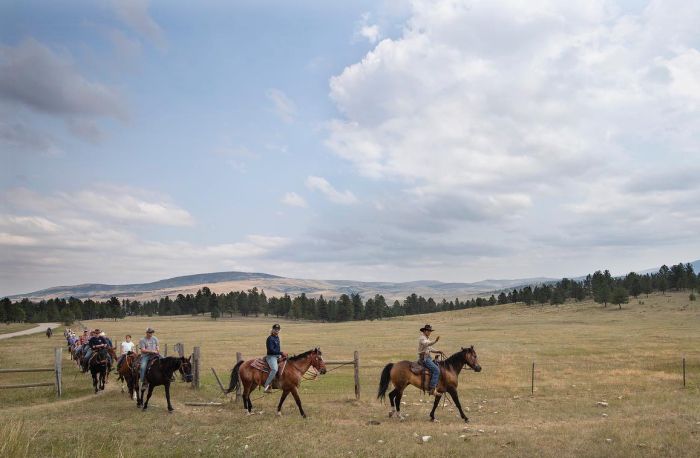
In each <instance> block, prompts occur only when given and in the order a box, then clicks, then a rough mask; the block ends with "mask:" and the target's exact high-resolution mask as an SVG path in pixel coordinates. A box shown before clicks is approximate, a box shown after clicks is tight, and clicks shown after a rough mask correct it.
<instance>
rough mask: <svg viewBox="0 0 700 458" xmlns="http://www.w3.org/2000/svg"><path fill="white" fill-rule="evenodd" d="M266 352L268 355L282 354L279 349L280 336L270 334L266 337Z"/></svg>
mask: <svg viewBox="0 0 700 458" xmlns="http://www.w3.org/2000/svg"><path fill="white" fill-rule="evenodd" d="M267 354H268V355H269V356H273V355H275V356H279V355H281V354H282V351H280V337H279V336H276V335H273V334H270V335H269V336H268V338H267Z"/></svg>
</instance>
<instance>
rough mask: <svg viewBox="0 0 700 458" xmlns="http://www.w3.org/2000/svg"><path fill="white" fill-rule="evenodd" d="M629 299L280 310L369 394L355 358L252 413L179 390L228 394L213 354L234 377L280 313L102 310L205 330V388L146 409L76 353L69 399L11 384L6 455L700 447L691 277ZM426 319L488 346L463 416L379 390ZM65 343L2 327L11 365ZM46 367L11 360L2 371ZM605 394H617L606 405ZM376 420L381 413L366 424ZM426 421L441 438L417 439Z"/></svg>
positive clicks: (1, 356) (684, 451) (411, 349)
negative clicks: (669, 290) (365, 313)
mask: <svg viewBox="0 0 700 458" xmlns="http://www.w3.org/2000/svg"><path fill="white" fill-rule="evenodd" d="M633 302H634V303H631V304H627V305H625V306H624V307H623V309H622V310H617V309H616V307H615V308H613V307H608V308H607V309H605V308H602V307H601V306H599V305H598V304H592V303H588V302H586V303H580V304H577V303H567V304H566V305H563V306H560V307H552V306H533V307H526V306H524V305H522V304H516V305H506V306H496V307H490V308H483V309H472V310H464V311H456V312H447V313H438V314H434V315H429V316H425V315H424V316H413V317H405V318H399V319H392V320H384V321H375V322H355V323H331V324H328V323H325V324H321V323H305V322H291V321H282V334H281V339H282V346H283V349H284V350H285V351H289V352H301V351H304V350H308V349H310V348H313V347H315V346H320V347H321V349H322V350H323V351H324V356H325V358H326V359H327V360H331V359H332V360H338V359H349V358H351V357H352V353H353V350H355V349H357V350H358V351H359V352H360V361H361V368H362V369H361V390H362V397H361V399H360V401H356V400H355V399H354V394H353V386H354V382H353V373H352V368H347V367H346V368H341V369H339V370H335V371H333V372H330V373H329V374H327V375H325V376H321V377H319V378H318V379H317V380H316V381H313V382H303V383H302V389H301V396H302V402H303V403H304V408H305V410H306V412H307V414H308V415H309V418H308V419H307V420H303V419H301V417H300V416H299V414H298V412H297V409H296V406H295V405H294V402H293V400H292V399H291V397H290V399H288V401H287V402H286V403H285V406H284V409H283V413H284V415H283V417H281V418H276V417H274V415H273V412H274V410H275V406H276V404H277V401H278V398H279V395H278V394H273V395H268V396H263V395H262V394H260V393H259V392H256V393H255V394H254V395H253V403H254V406H255V411H256V412H260V411H262V412H263V413H262V414H256V415H254V416H251V417H247V416H244V415H243V410H242V405H241V404H235V403H229V402H227V403H226V404H225V405H224V406H222V407H186V406H184V404H183V403H184V402H185V401H195V400H222V396H221V394H220V391H219V389H218V387H217V386H216V382H215V381H214V377H213V376H212V375H211V370H210V367H214V368H215V369H216V370H217V372H218V373H219V375H220V376H221V377H222V378H223V379H224V380H223V381H224V383H225V384H227V383H228V374H229V372H230V369H231V367H232V366H233V363H234V361H235V353H236V351H241V352H243V354H244V356H245V357H252V356H257V355H261V354H262V353H264V342H265V337H266V336H267V334H268V330H269V327H270V325H271V324H272V323H273V322H274V321H277V320H275V319H265V318H263V317H261V318H258V319H246V320H242V319H223V320H218V321H212V320H210V319H206V318H201V317H175V318H130V319H126V320H122V321H118V322H114V321H95V322H91V323H90V325H91V326H96V327H100V328H101V329H106V330H107V332H108V334H109V335H111V336H112V337H113V338H115V342H116V341H119V340H120V338H121V336H122V335H123V334H125V333H127V332H128V333H131V334H132V335H133V336H134V337H135V338H137V336H140V335H141V334H142V332H143V330H144V329H145V328H146V327H147V326H149V325H151V326H153V327H155V328H156V330H157V335H158V337H159V339H160V340H161V343H166V342H167V343H168V344H169V346H170V352H171V353H172V346H173V344H174V343H176V342H184V343H185V345H186V350H187V352H188V353H189V352H191V351H192V347H193V346H194V345H198V346H200V347H201V351H202V357H203V361H202V375H203V377H202V388H201V389H200V390H199V391H194V390H192V389H190V388H189V387H188V386H186V385H185V384H182V383H179V382H178V384H177V385H176V386H175V389H174V391H173V400H174V405H175V408H176V412H175V413H173V414H167V413H166V410H165V400H164V395H163V392H162V388H158V389H157V391H156V393H155V394H154V397H153V399H152V402H151V406H150V408H149V411H147V412H141V411H139V410H137V409H136V408H135V404H134V403H133V402H131V401H129V400H128V399H127V398H126V396H124V395H122V394H121V393H120V392H119V389H118V388H117V387H116V386H115V385H114V379H113V378H112V379H111V384H110V385H109V386H108V390H107V391H106V392H104V393H101V394H99V395H97V396H94V395H92V394H91V392H92V390H91V382H90V380H89V377H87V376H84V375H79V374H77V373H76V369H75V367H74V366H73V365H72V363H70V362H69V361H68V357H67V354H66V355H65V358H64V359H65V373H64V378H63V380H64V389H65V396H64V398H63V399H62V400H60V401H56V400H55V395H54V392H53V389H52V388H34V389H27V390H24V391H18V390H0V406H2V407H0V413H2V416H1V417H0V418H1V419H0V428H2V429H0V435H1V436H2V437H3V438H5V437H7V438H8V439H7V440H5V442H4V443H3V445H0V447H5V449H0V456H23V455H28V456H67V455H78V456H80V455H83V454H85V455H87V454H90V455H92V456H115V455H119V456H137V455H147V456H191V455H195V456H197V455H202V456H218V455H226V456H238V455H254V456H270V455H291V456H302V455H303V456H328V455H331V456H423V455H425V454H432V455H435V456H454V455H458V454H459V455H467V454H469V455H476V456H487V455H488V456H513V455H517V456H557V457H558V456H631V455H632V456H660V455H661V456H697V455H698V453H700V396H699V395H700V347H698V344H697V342H699V341H700V305H698V304H697V303H696V302H690V301H689V300H688V295H687V294H685V293H677V294H672V295H666V296H661V295H654V296H650V297H649V298H644V304H643V305H641V304H638V303H636V301H633ZM426 322H430V323H431V324H432V325H433V327H434V328H436V332H435V334H434V335H440V336H441V340H440V343H439V345H437V347H439V348H441V349H443V350H444V351H445V352H447V353H448V354H449V353H451V352H454V351H457V350H458V349H459V347H460V346H467V345H472V344H473V345H474V346H475V348H476V350H477V352H478V354H479V359H480V363H481V365H482V367H483V369H484V370H483V371H482V372H481V373H478V374H477V373H474V372H472V371H465V372H463V373H462V375H460V386H459V393H460V397H461V400H462V404H463V405H465V406H467V407H468V408H469V412H467V415H468V416H469V417H470V420H471V422H470V423H469V424H468V425H465V424H464V423H463V422H461V420H460V419H459V418H458V416H457V413H456V412H455V411H454V409H453V408H452V406H451V405H450V404H449V403H448V404H447V406H445V407H440V408H439V410H438V412H437V417H438V418H439V419H440V423H437V424H432V423H429V422H428V421H427V418H428V410H429V408H430V405H429V404H428V403H427V402H421V400H422V401H427V397H424V396H423V395H422V394H421V393H420V392H419V391H418V390H416V389H415V388H409V389H408V390H407V391H406V394H405V396H404V399H403V400H404V401H405V402H406V405H405V406H403V411H404V412H405V413H407V414H408V418H407V419H406V420H405V421H404V422H398V421H396V420H394V419H390V418H388V416H387V413H388V410H389V408H388V406H386V405H382V404H381V403H379V402H378V401H376V400H375V393H376V388H377V382H378V378H379V373H380V371H381V367H382V366H383V365H384V364H386V363H387V362H388V361H396V360H398V359H404V358H408V359H413V358H414V357H415V355H414V353H415V350H416V348H415V347H416V346H417V338H418V328H419V327H421V326H422V325H423V324H425V323H426ZM60 331H61V330H58V332H57V334H60ZM59 343H60V344H61V345H62V344H63V341H62V337H60V336H57V337H54V338H52V339H50V340H49V339H46V337H45V336H43V335H36V336H27V337H20V338H14V339H10V340H6V341H0V367H12V366H15V367H19V366H27V365H29V366H47V365H51V364H52V358H53V354H52V347H53V346H55V345H58V344H59ZM683 355H685V357H686V361H687V386H686V387H685V388H683V386H682V374H681V358H682V356H683ZM533 361H535V394H534V396H531V394H530V387H531V379H530V375H531V369H532V362H533ZM50 375H51V374H47V373H44V374H42V373H39V374H0V384H5V383H12V382H19V380H47V379H50ZM256 398H262V399H256ZM603 400H605V401H606V402H608V403H609V406H608V407H607V408H604V407H599V406H597V405H596V404H597V402H598V401H603ZM603 414H606V415H607V416H603ZM369 420H376V421H379V422H380V424H379V425H368V424H367V422H368V421H369ZM465 426H466V427H467V429H466V430H465V429H464V428H465ZM416 434H417V435H431V436H433V439H432V441H431V442H429V443H428V444H422V445H419V444H418V443H416V440H415V435H416ZM461 436H463V437H461ZM607 439H610V441H607ZM380 440H381V441H383V442H382V443H380V442H379V441H380ZM246 445H247V446H248V448H247V449H246V448H245V446H246Z"/></svg>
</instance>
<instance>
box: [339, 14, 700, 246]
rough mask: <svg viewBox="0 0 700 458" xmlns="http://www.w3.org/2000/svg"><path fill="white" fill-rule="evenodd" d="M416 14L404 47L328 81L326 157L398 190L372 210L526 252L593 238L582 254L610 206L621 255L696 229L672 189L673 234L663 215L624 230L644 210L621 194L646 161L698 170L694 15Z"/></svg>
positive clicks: (381, 46)
mask: <svg viewBox="0 0 700 458" xmlns="http://www.w3.org/2000/svg"><path fill="white" fill-rule="evenodd" d="M412 8H413V9H412V13H411V16H410V18H409V19H408V20H407V22H406V24H405V27H404V31H403V34H402V36H400V37H399V38H397V39H388V38H387V39H384V40H382V41H380V42H378V44H377V45H376V47H375V48H374V49H373V50H372V51H370V52H369V53H367V55H366V56H364V58H363V59H362V60H361V61H360V62H357V63H355V64H353V65H350V66H348V67H346V68H345V69H344V70H343V71H342V72H341V73H340V74H339V75H337V76H335V77H333V78H332V79H331V81H330V89H331V94H330V95H331V98H332V100H333V101H334V102H335V104H336V106H337V108H338V110H339V112H340V113H341V114H342V118H339V119H334V120H332V121H330V122H329V123H328V137H327V142H326V144H327V146H329V147H330V149H331V150H332V151H333V152H334V153H335V154H337V155H338V156H339V157H341V158H343V159H346V160H347V161H349V162H350V163H351V164H353V165H354V166H355V168H356V169H357V171H358V172H359V173H360V174H361V175H363V176H366V177H369V178H371V179H374V180H377V181H379V180H382V181H384V182H389V183H392V184H394V185H397V186H399V187H401V188H402V189H399V194H398V195H396V194H395V191H394V194H395V195H391V193H389V194H390V195H388V196H385V197H384V198H382V199H380V202H381V203H382V204H381V207H382V208H387V209H388V210H389V211H388V212H387V211H383V212H382V213H385V214H387V218H388V219H387V220H386V224H387V225H391V221H394V222H395V227H397V228H399V229H400V228H401V227H403V228H406V227H411V228H412V229H411V230H416V229H417V228H418V226H416V225H415V224H413V223H412V221H416V220H420V219H422V218H424V219H427V220H428V221H426V222H425V223H420V226H422V227H432V228H433V230H435V231H436V232H437V231H442V232H444V233H445V234H446V235H445V236H446V237H447V236H448V234H449V237H450V238H451V240H452V241H453V243H455V244H458V243H459V242H460V240H462V239H461V238H460V234H465V233H469V234H470V235H471V237H479V238H482V237H486V238H488V239H491V238H493V237H496V239H494V241H497V239H498V238H500V239H501V240H503V243H504V244H507V245H510V246H512V247H513V249H518V250H522V251H524V252H536V251H537V250H538V249H539V248H540V247H541V244H542V243H546V242H543V240H545V239H546V235H547V234H552V235H553V236H556V235H559V234H564V236H565V234H567V231H575V230H574V229H573V228H575V227H577V225H578V227H586V228H587V229H590V230H591V231H592V236H591V237H588V238H587V239H586V240H583V239H581V240H582V241H581V245H580V248H581V249H584V250H585V249H586V248H585V247H589V246H591V245H595V243H596V240H609V238H606V233H607V232H608V231H610V230H611V228H610V227H609V226H608V225H601V224H600V220H598V219H597V217H596V216H594V215H593V213H591V212H589V211H584V210H585V209H593V210H595V211H598V212H599V211H602V210H603V209H606V208H608V203H609V202H610V201H615V202H616V209H615V210H613V209H610V212H611V213H615V211H620V210H621V208H617V207H627V209H626V211H625V214H627V215H629V216H630V217H629V218H624V219H611V220H609V221H611V223H612V224H618V226H617V227H615V228H614V229H615V230H617V231H619V232H620V233H621V234H622V233H626V234H628V236H629V240H627V241H625V243H626V244H627V243H637V242H638V243H639V244H640V245H641V244H644V243H645V241H646V240H649V234H650V233H651V232H652V231H655V232H656V233H657V234H659V233H660V237H661V238H663V239H664V240H666V241H667V242H668V243H677V244H678V243H684V242H680V240H687V239H686V238H685V235H686V233H687V231H688V228H691V229H695V230H697V229H700V227H698V219H697V217H696V215H695V212H694V211H693V210H692V209H690V208H688V207H687V206H686V205H687V202H688V197H689V196H690V195H692V194H687V193H685V194H683V193H676V194H672V193H668V194H665V195H662V196H657V197H658V199H659V201H658V206H659V207H661V206H664V205H665V206H666V210H665V211H664V212H663V213H662V214H665V215H666V217H669V216H670V215H671V213H673V215H675V218H676V219H677V220H678V221H679V223H681V224H683V223H685V225H686V227H685V228H684V229H680V228H679V229H670V230H669V229H667V230H665V231H663V230H660V229H661V227H660V224H661V219H659V220H658V221H657V223H658V224H657V223H655V224H649V225H647V224H640V225H638V226H637V229H635V230H628V229H627V227H628V225H629V224H631V223H632V221H633V220H632V219H631V218H632V215H635V217H637V218H639V217H640V215H643V214H645V212H648V210H649V208H650V207H648V206H646V202H649V203H650V204H651V205H652V206H654V208H656V204H655V203H654V202H655V200H654V199H651V200H648V199H644V198H640V197H639V196H638V195H637V194H635V193H637V192H639V191H638V190H637V191H634V190H632V189H631V188H625V187H624V183H625V181H626V180H625V179H624V177H625V176H629V175H630V174H631V175H633V176H636V175H638V174H639V173H640V170H641V169H640V168H641V167H642V166H649V167H652V168H653V167H655V164H663V163H664V162H666V163H669V164H671V168H672V169H673V168H674V167H675V168H676V169H677V170H679V169H683V168H686V167H687V166H688V164H692V163H694V162H695V163H697V161H698V160H700V156H699V153H698V150H697V145H698V144H700V103H698V102H699V101H700V86H699V85H698V78H697V77H696V75H697V74H698V72H699V71H700V57H699V56H700V52H699V51H698V49H697V48H698V45H699V43H700V42H699V41H698V38H699V36H698V34H697V27H696V25H697V23H698V22H699V21H700V4H698V3H697V2H686V1H675V2H672V4H670V5H669V4H667V3H665V2H660V1H651V2H650V3H649V5H648V6H647V7H646V8H644V9H643V11H642V12H641V13H639V14H627V13H624V12H623V10H621V9H620V8H617V7H616V6H615V5H614V4H613V3H612V2H609V1H605V0H596V1H591V2H583V3H582V2H558V1H550V0H538V1H535V2H518V1H499V2H493V1H485V0H484V1H480V0H477V1H457V0H444V1H437V2H436V1H427V0H426V1H422V0H418V1H415V2H413V3H412ZM593 189H600V192H593V191H592V190H593ZM630 207H631V210H630ZM651 219H653V220H656V218H654V217H651ZM450 221H451V222H450ZM482 221H490V224H489V226H488V227H481V225H480V224H481V222H482ZM543 221H547V224H546V225H542V222H543ZM596 224H597V226H596ZM596 227H597V229H596ZM482 231H487V232H482ZM516 233H517V234H518V237H519V240H518V246H517V247H515V246H514V241H515V237H514V236H513V235H512V234H516ZM571 233H573V232H571ZM543 234H544V235H543ZM414 237H416V235H414ZM462 237H463V235H462ZM676 237H678V238H676ZM635 240H636V241H637V242H635Z"/></svg>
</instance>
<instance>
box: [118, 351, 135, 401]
mask: <svg viewBox="0 0 700 458" xmlns="http://www.w3.org/2000/svg"><path fill="white" fill-rule="evenodd" d="M136 358H138V355H137V354H136V353H134V352H132V351H130V352H129V353H127V354H126V355H124V360H123V361H122V363H121V364H117V374H119V378H117V382H122V386H121V388H122V393H123V392H124V382H126V386H127V388H128V390H129V397H130V398H131V399H133V400H136V390H137V389H138V385H137V383H136V382H135V379H134V374H133V370H134V363H135V362H136Z"/></svg>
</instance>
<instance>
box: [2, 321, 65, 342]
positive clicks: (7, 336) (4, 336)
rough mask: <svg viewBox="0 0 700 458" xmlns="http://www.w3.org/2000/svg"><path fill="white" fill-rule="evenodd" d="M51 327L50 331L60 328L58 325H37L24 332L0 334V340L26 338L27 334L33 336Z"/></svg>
mask: <svg viewBox="0 0 700 458" xmlns="http://www.w3.org/2000/svg"><path fill="white" fill-rule="evenodd" d="M49 326H51V329H55V328H57V327H58V326H60V325H59V324H58V323H39V324H38V325H37V326H36V328H31V329H25V330H24V331H17V332H10V333H7V334H0V340H2V339H10V338H12V337H19V336H26V335H28V334H34V333H37V332H45V331H46V328H48V327H49Z"/></svg>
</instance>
